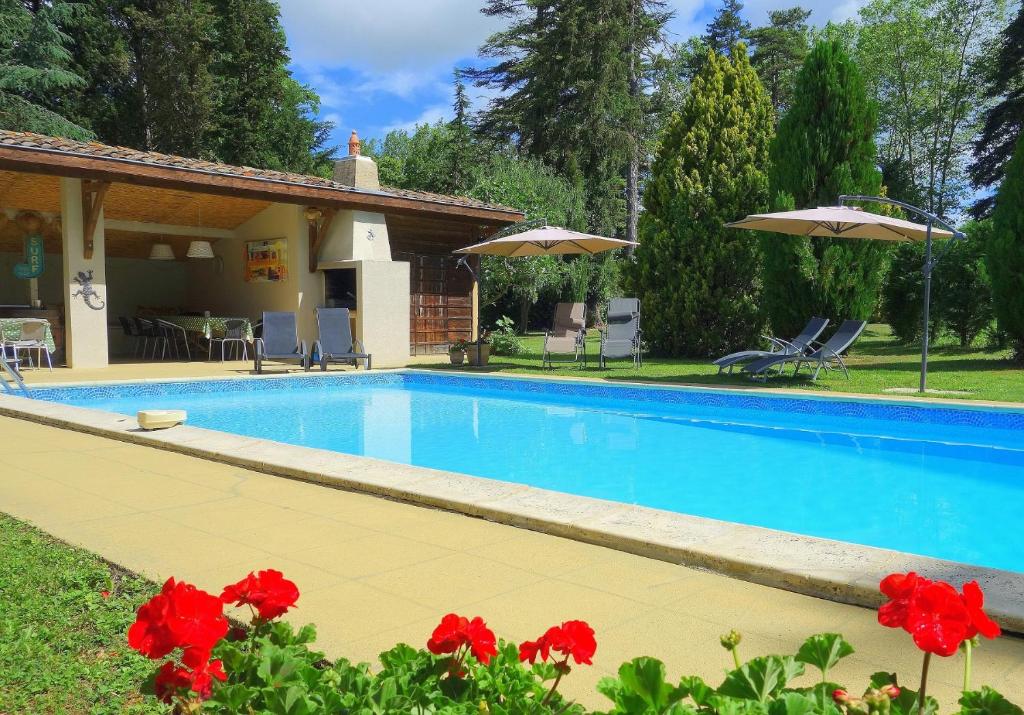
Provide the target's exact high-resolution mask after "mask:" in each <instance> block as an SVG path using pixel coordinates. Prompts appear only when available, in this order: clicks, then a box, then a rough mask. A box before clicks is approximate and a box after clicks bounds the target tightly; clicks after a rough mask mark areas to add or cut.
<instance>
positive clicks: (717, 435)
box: [33, 371, 1024, 571]
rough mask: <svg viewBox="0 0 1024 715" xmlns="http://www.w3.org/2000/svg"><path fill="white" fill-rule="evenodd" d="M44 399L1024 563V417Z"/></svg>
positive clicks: (493, 383)
mask: <svg viewBox="0 0 1024 715" xmlns="http://www.w3.org/2000/svg"><path fill="white" fill-rule="evenodd" d="M33 396H34V397H37V398H40V399H45V400H51V401H57V402H63V403H67V404H73V405H78V406H83V407H92V408H97V409H102V410H108V411H112V412H118V413H122V414H132V415H133V414H134V413H135V412H136V411H137V410H139V409H145V408H178V409H185V410H188V413H189V424H191V425H194V426H199V427H207V428H210V429H216V430H222V431H225V432H232V433H235V434H241V435H247V436H252V437H260V438H264V439H272V440H277V441H279V442H285V443H290V444H296V445H301V446H308V447H318V448H322V449H329V450H334V451H337V452H344V453H349V454H357V455H365V456H369V457H376V458H380V459H385V460H390V461H395V462H401V463H405V464H411V465H417V466H423V467H432V468H435V469H442V470H447V471H453V472H461V473H464V474H469V475H474V476H480V477H489V478H493V479H500V480H504V481H509V482H517V483H523V484H529V485H531V486H536V487H541V488H545V489H552V490H556V491H561V492H568V493H571V494H578V495H582V496H589V497H596V498H600V499H608V500H612V501H617V502H626V503H633V504H639V505H643V506H649V507H655V508H659V509H666V510H669V511H675V512H680V513H684V514H691V515H695V516H702V517H709V518H714V519H721V520H725V521H731V522H738V523H743V524H751V525H755V526H762V527H767V528H771V529H779V530H783V531H789V532H795V533H800V534H805V535H809V536H817V537H823V538H829V539H837V540H841V541H849V542H854V543H858V544H865V545H869V546H877V547H882V548H887V549H894V550H898V551H905V552H909V553H914V554H920V555H924V556H933V557H937V558H943V559H949V560H953V561H960V562H965V563H970V564H976V565H980V566H988V567H993V568H1001V569H1007V570H1012V571H1024V530H1022V529H1021V528H1020V518H1021V514H1022V513H1024V411H1015V410H999V409H984V408H972V407H969V406H965V407H963V408H960V407H948V406H918V405H909V404H903V403H894V402H883V401H871V400H842V399H824V398H814V397H788V396H774V395H766V394H763V393H760V394H753V393H743V392H739V391H729V390H711V389H673V388H660V387H646V386H610V385H607V384H600V383H583V382H579V381H573V382H569V381H554V380H530V379H516V378H511V379H510V378H494V377H475V376H453V375H445V374H439V373H429V372H417V371H408V372H400V373H369V374H363V373H360V374H351V373H350V374H345V375H334V376H310V377H298V378H294V377H292V378H269V379H243V380H237V379H235V380H218V381H196V382H174V383H140V384H122V385H92V386H85V387H62V388H37V389H35V390H33Z"/></svg>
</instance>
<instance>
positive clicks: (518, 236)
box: [455, 219, 637, 363]
mask: <svg viewBox="0 0 1024 715" xmlns="http://www.w3.org/2000/svg"><path fill="white" fill-rule="evenodd" d="M536 224H541V225H539V226H537V228H531V229H528V230H520V232H519V233H513V234H511V235H508V234H506V232H505V231H501V232H499V233H498V234H497V235H495V236H493V237H491V238H490V239H488V240H486V241H484V242H483V243H477V244H474V245H472V246H467V247H466V248H460V249H458V250H456V251H455V253H461V254H463V256H462V258H460V259H459V265H460V266H463V267H464V268H465V269H466V270H468V271H469V273H470V275H472V276H473V282H474V283H475V284H476V283H479V278H478V277H477V275H476V271H474V270H473V269H472V268H471V267H470V265H469V262H468V261H467V258H468V256H469V255H470V254H475V255H478V256H504V257H505V258H520V257H526V256H571V255H593V254H595V253H602V252H604V251H613V250H615V249H616V248H625V247H626V246H635V245H637V244H636V243H635V242H634V241H624V240H622V239H621V238H605V237H604V236H594V235H592V234H589V233H580V232H579V231H570V230H569V229H567V228H559V227H557V226H548V225H546V224H543V222H542V221H541V220H536V219H535V220H533V221H527V222H525V223H520V224H513V225H512V226H510V227H509V228H508V229H506V230H507V231H510V230H516V229H524V228H526V227H527V226H530V225H536ZM476 349H477V363H479V362H480V336H479V335H478V336H477V348H476Z"/></svg>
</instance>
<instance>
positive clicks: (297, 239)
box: [187, 204, 323, 340]
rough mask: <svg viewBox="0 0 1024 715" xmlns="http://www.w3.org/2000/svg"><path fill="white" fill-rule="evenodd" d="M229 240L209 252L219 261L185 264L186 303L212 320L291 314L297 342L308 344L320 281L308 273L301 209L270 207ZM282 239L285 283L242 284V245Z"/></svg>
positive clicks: (321, 286)
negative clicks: (279, 312)
mask: <svg viewBox="0 0 1024 715" xmlns="http://www.w3.org/2000/svg"><path fill="white" fill-rule="evenodd" d="M236 234H237V236H236V237H234V238H222V239H220V240H218V241H216V242H215V243H214V246H213V250H214V253H216V254H217V255H218V256H220V258H221V259H222V260H223V271H222V272H220V273H218V272H217V261H213V260H190V261H187V266H188V295H189V303H190V305H191V307H192V308H194V309H196V310H209V311H210V312H211V313H213V314H215V315H225V316H237V317H246V318H251V319H253V320H257V319H259V317H260V315H261V314H262V313H263V311H274V310H283V311H293V312H297V313H298V316H299V333H300V335H299V337H300V338H304V339H306V340H312V339H313V337H314V333H315V331H316V323H315V320H314V318H313V307H315V305H316V304H317V303H319V302H320V301H321V300H322V297H323V281H322V279H319V277H318V276H316V275H314V274H310V273H309V245H308V236H307V233H306V222H305V219H304V218H303V217H302V207H300V206H292V205H288V204H272V205H271V206H269V207H268V208H266V209H264V210H263V211H261V212H260V213H258V214H257V215H256V216H254V217H253V218H251V219H249V220H248V221H246V222H245V223H244V224H242V225H241V226H239V227H238V229H237V230H236ZM275 238H284V239H286V240H287V241H288V276H287V278H286V279H285V280H283V281H279V282H274V283H267V282H249V283H247V282H246V281H245V278H244V275H245V274H244V268H245V242H246V241H257V240H268V239H275Z"/></svg>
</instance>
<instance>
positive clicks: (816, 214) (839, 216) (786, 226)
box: [726, 196, 966, 392]
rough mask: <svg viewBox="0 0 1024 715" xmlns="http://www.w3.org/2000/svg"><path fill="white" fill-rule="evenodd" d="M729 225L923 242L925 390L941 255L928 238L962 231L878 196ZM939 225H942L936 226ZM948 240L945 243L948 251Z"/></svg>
mask: <svg viewBox="0 0 1024 715" xmlns="http://www.w3.org/2000/svg"><path fill="white" fill-rule="evenodd" d="M847 201H870V202H873V203H884V204H890V205H893V206H899V207H900V208H903V209H905V210H907V211H910V212H912V213H914V214H916V215H918V216H920V217H921V218H923V219H924V220H925V223H923V224H921V223H914V222H913V221H906V220H904V219H901V218H896V217H894V216H883V215H881V214H875V213H871V212H869V211H865V210H863V209H862V208H860V207H858V206H847V205H846V202H847ZM726 226H731V227H733V228H742V229H749V230H752V231H768V232H771V233H787V234H791V235H794V236H829V237H832V238H864V239H869V240H876V241H924V242H925V261H924V267H923V269H922V270H923V273H924V332H923V337H922V340H921V382H920V391H921V392H924V391H925V386H926V383H927V380H928V312H929V307H930V303H931V292H932V271H933V270H934V268H935V264H936V263H937V262H938V260H939V259H940V258H941V257H942V255H944V254H945V251H943V253H942V254H940V255H939V256H937V257H933V255H932V239H934V238H951V239H954V240H959V239H963V238H966V236H964V234H963V233H961V232H960V231H957V230H956V229H955V228H954V227H953V226H951V225H950V224H948V223H946V222H945V221H943V220H942V219H940V218H939V217H938V216H935V215H933V214H930V213H928V212H927V211H924V210H922V209H919V208H917V207H916V206H911V205H910V204H905V203H903V202H902V201H896V200H895V199H888V198H885V197H882V196H840V197H839V206H821V207H818V208H814V209H801V210H797V211H781V212H778V213H769V214H752V215H750V216H747V217H746V218H743V219H740V220H739V221H733V222H732V223H727V224H726ZM936 226H942V227H944V228H936ZM949 245H951V242H950V243H948V244H947V245H946V250H948V248H949Z"/></svg>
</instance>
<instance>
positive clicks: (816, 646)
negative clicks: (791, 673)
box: [796, 633, 853, 678]
mask: <svg viewBox="0 0 1024 715" xmlns="http://www.w3.org/2000/svg"><path fill="white" fill-rule="evenodd" d="M851 654H853V646H851V645H850V644H849V643H847V642H846V640H844V639H843V637H842V636H841V635H839V634H838V633H820V634H818V635H816V636H811V637H810V638H808V639H807V640H805V641H804V644H803V645H802V646H800V650H799V652H798V653H797V654H796V659H797V660H798V661H800V662H801V663H807V664H808V665H813V666H814V667H815V668H817V669H818V670H820V671H821V675H822V677H823V678H824V677H825V675H826V674H827V673H828V671H830V670H831V669H832V668H833V667H835V665H836V663H838V662H839V661H840V660H842V659H843V658H845V657H846V656H848V655H851Z"/></svg>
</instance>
